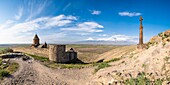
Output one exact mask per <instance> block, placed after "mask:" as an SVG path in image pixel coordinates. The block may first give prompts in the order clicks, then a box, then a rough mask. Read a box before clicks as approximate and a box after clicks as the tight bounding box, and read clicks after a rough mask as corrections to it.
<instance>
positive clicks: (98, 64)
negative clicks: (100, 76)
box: [95, 62, 110, 72]
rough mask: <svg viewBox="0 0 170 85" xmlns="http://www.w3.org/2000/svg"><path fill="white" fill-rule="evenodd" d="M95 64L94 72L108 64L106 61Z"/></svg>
mask: <svg viewBox="0 0 170 85" xmlns="http://www.w3.org/2000/svg"><path fill="white" fill-rule="evenodd" d="M96 65H97V68H96V69H95V72H97V71H98V70H100V69H103V68H106V67H109V66H110V65H109V64H108V63H106V62H102V63H96Z"/></svg>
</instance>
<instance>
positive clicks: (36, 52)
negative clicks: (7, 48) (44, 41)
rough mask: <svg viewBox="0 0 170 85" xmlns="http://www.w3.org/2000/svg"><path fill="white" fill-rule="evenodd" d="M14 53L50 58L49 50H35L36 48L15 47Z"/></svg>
mask: <svg viewBox="0 0 170 85" xmlns="http://www.w3.org/2000/svg"><path fill="white" fill-rule="evenodd" d="M12 49H13V50H14V51H19V52H23V53H28V54H33V55H38V56H43V57H47V58H48V54H49V50H48V48H34V47H15V48H12Z"/></svg>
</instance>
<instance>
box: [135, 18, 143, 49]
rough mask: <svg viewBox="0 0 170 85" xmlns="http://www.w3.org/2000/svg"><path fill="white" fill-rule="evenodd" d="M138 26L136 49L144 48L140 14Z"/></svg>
mask: <svg viewBox="0 0 170 85" xmlns="http://www.w3.org/2000/svg"><path fill="white" fill-rule="evenodd" d="M139 21H140V27H139V44H138V46H137V48H138V49H144V48H145V45H144V44H143V25H142V21H143V18H142V16H140V19H139Z"/></svg>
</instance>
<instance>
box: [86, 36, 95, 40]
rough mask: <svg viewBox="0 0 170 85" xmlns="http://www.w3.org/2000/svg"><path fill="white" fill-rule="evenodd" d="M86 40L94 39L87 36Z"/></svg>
mask: <svg viewBox="0 0 170 85" xmlns="http://www.w3.org/2000/svg"><path fill="white" fill-rule="evenodd" d="M86 40H94V39H93V38H92V37H89V38H87V39H86Z"/></svg>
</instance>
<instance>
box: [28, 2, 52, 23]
mask: <svg viewBox="0 0 170 85" xmlns="http://www.w3.org/2000/svg"><path fill="white" fill-rule="evenodd" d="M26 3H28V4H26V5H27V6H28V7H27V9H28V14H29V16H28V17H27V19H26V20H25V21H29V20H31V19H32V18H35V17H36V16H37V15H39V14H40V13H42V12H43V11H44V9H45V8H46V7H47V6H48V3H50V1H49V0H44V1H41V0H33V1H29V0H28V1H27V2H26ZM35 3H38V4H35Z"/></svg>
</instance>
